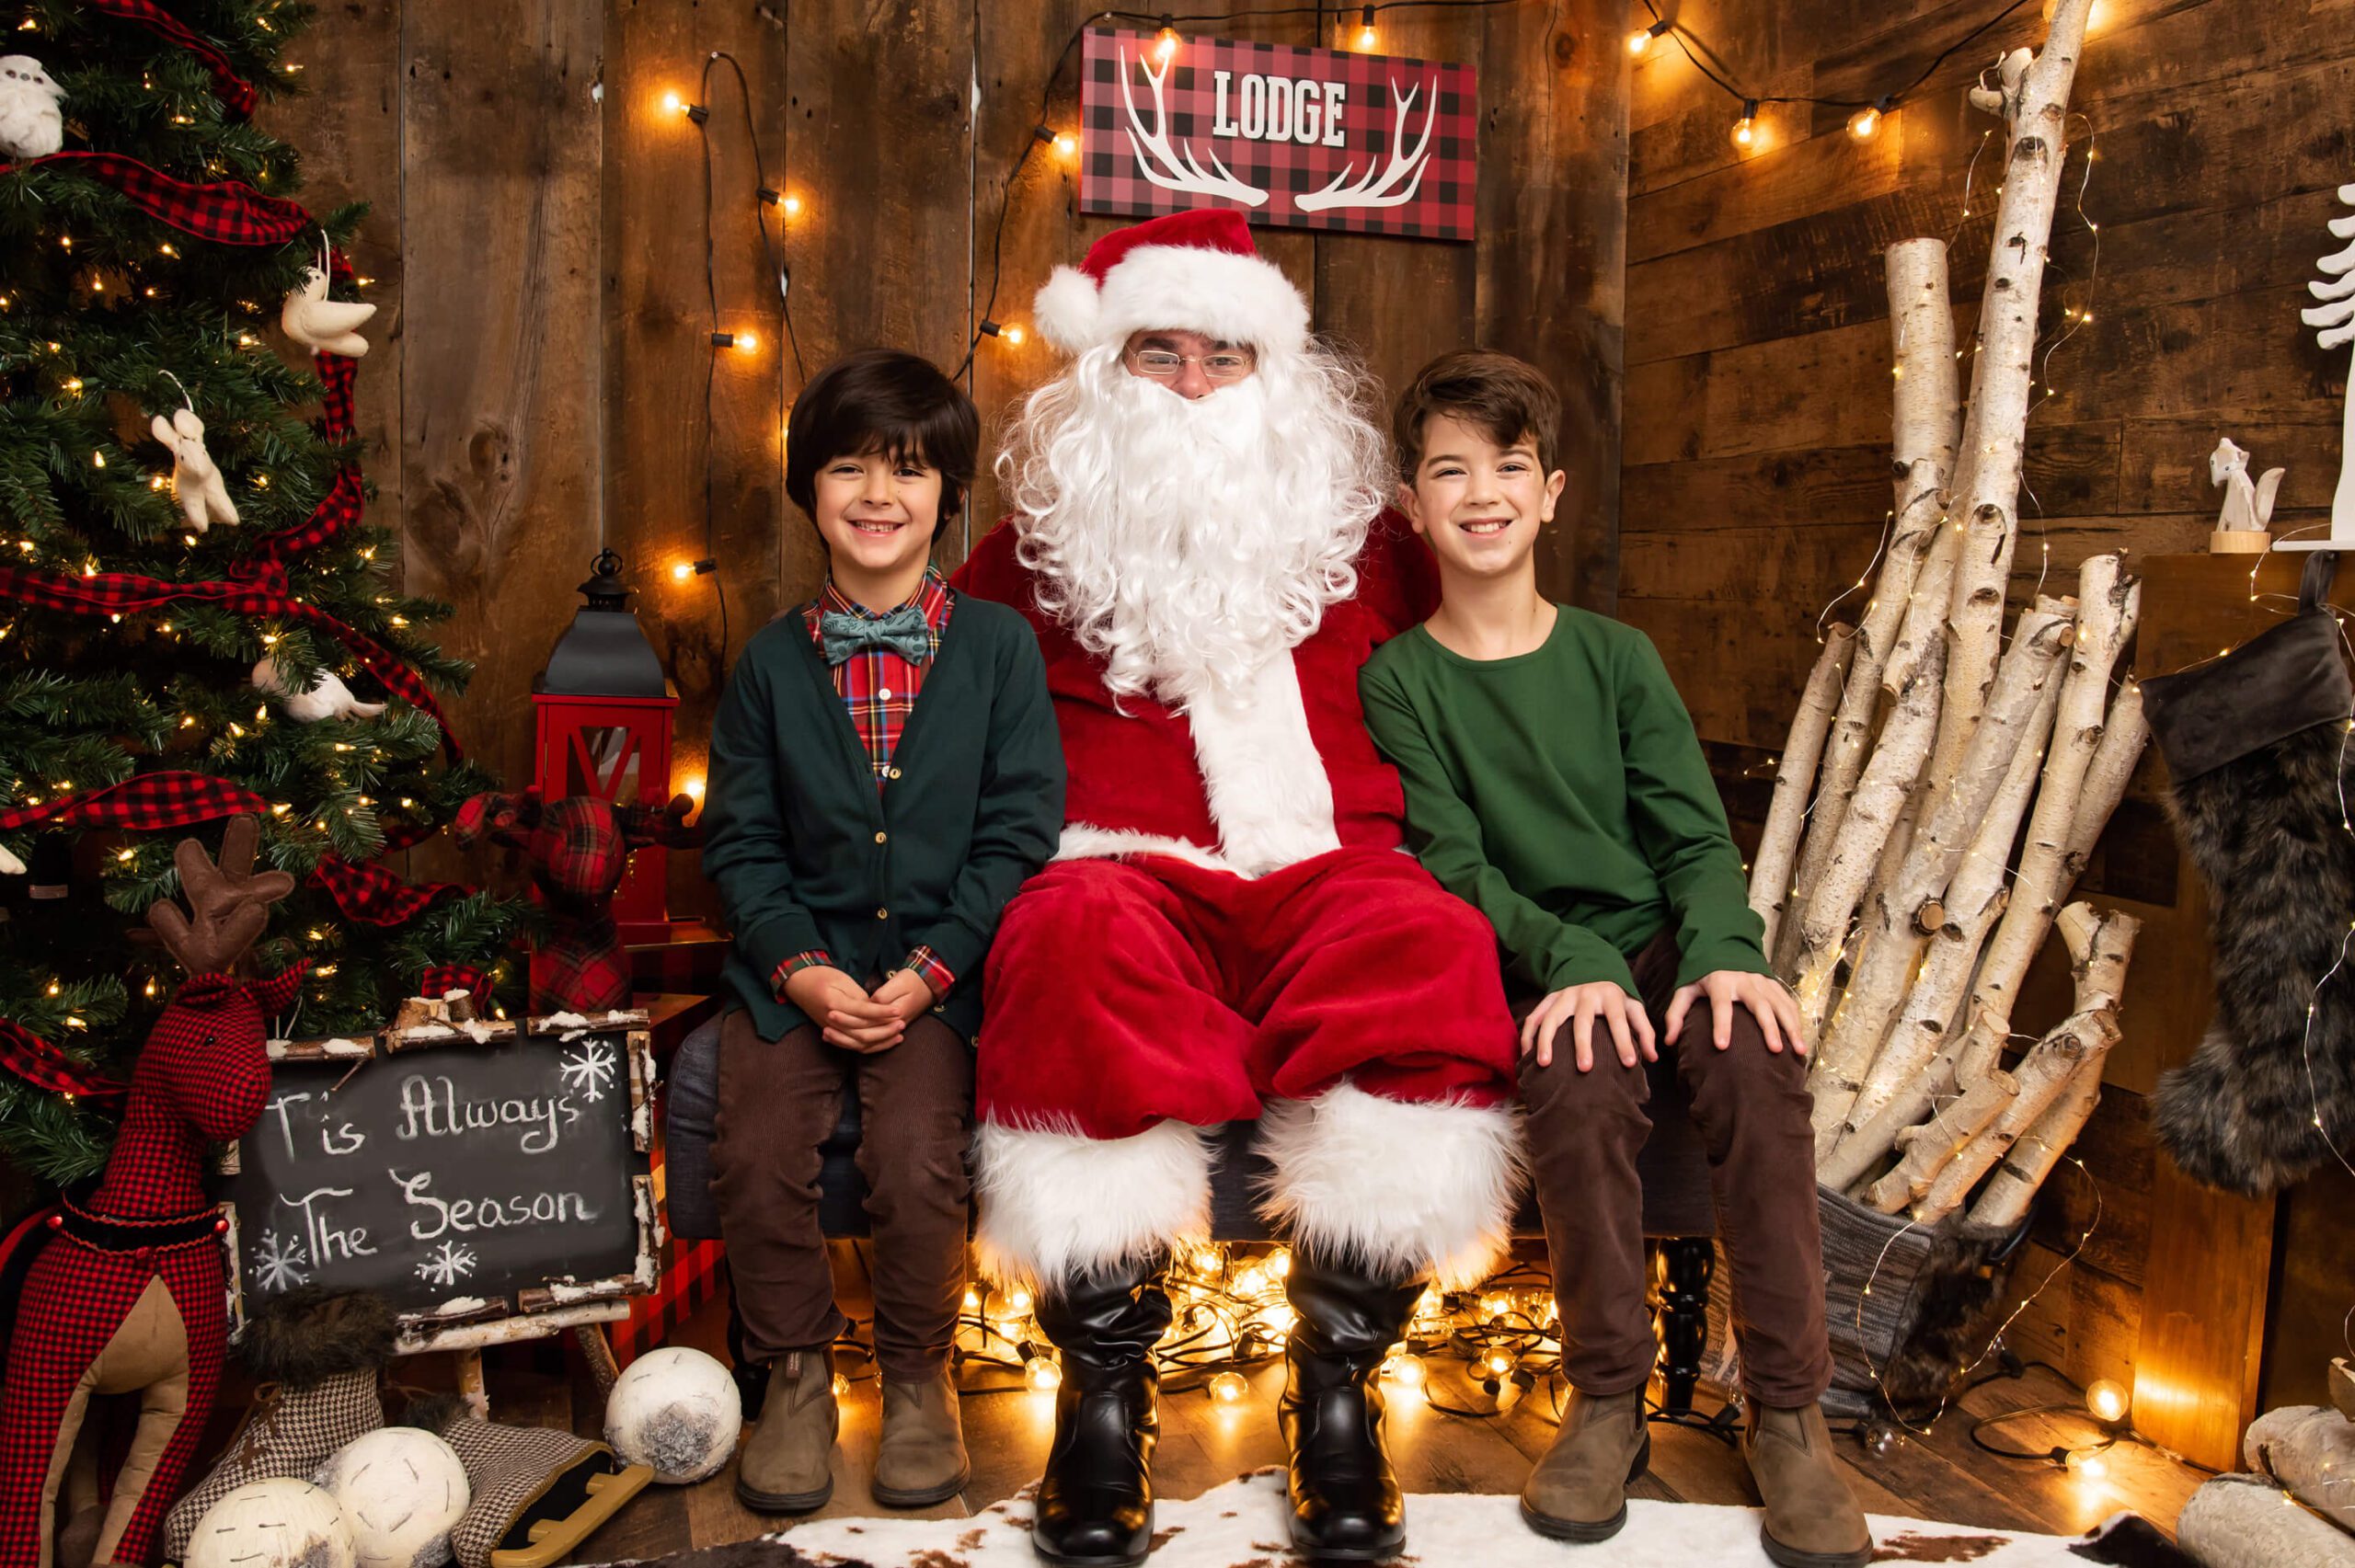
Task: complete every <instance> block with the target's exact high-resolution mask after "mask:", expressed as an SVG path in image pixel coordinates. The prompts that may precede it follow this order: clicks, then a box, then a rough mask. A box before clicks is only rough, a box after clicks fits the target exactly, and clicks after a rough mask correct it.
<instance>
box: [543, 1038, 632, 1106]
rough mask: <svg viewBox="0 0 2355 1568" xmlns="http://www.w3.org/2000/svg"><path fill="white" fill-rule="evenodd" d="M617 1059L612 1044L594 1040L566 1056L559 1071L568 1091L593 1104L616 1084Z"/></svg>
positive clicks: (559, 1066)
mask: <svg viewBox="0 0 2355 1568" xmlns="http://www.w3.org/2000/svg"><path fill="white" fill-rule="evenodd" d="M617 1061H618V1058H617V1057H616V1056H615V1054H614V1046H613V1042H612V1041H610V1040H591V1041H590V1042H589V1043H588V1044H586V1045H583V1046H577V1047H574V1048H573V1049H571V1050H569V1051H567V1052H565V1053H564V1060H563V1061H562V1062H561V1063H560V1064H558V1066H557V1071H558V1072H559V1073H561V1074H562V1075H563V1077H564V1086H565V1087H566V1088H568V1089H569V1090H571V1091H572V1092H573V1093H577V1094H579V1095H580V1097H581V1098H582V1099H584V1100H587V1101H588V1102H590V1103H591V1104H595V1103H596V1102H597V1101H599V1100H602V1099H603V1098H604V1097H605V1090H606V1089H607V1087H608V1086H610V1085H611V1084H612V1083H613V1082H614V1067H615V1063H616V1062H617Z"/></svg>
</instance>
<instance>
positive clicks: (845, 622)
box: [818, 604, 932, 664]
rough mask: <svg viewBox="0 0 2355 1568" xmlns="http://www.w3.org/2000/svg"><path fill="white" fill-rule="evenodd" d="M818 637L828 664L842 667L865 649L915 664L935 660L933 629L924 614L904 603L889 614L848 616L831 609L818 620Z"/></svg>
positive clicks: (911, 605)
mask: <svg viewBox="0 0 2355 1568" xmlns="http://www.w3.org/2000/svg"><path fill="white" fill-rule="evenodd" d="M818 635H819V637H820V638H821V640H823V642H824V643H825V645H826V662H827V663H828V664H841V663H843V662H844V661H845V660H847V659H848V658H850V656H851V655H853V654H855V653H857V652H859V651H861V650H862V649H865V648H871V647H879V648H889V649H890V650H891V651H892V652H893V653H896V654H898V655H899V656H900V657H901V658H904V659H906V660H907V661H908V662H909V663H911V664H922V663H924V662H925V660H926V659H928V658H931V657H932V628H931V627H930V626H929V625H927V624H925V618H924V612H923V611H921V610H919V609H917V608H916V607H915V606H914V605H913V604H902V605H901V606H900V607H899V608H898V609H897V610H894V611H892V612H890V614H888V615H855V614H846V613H844V612H842V611H840V610H829V611H827V612H825V613H824V614H823V615H821V616H819V617H818Z"/></svg>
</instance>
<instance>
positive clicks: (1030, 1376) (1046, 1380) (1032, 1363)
mask: <svg viewBox="0 0 2355 1568" xmlns="http://www.w3.org/2000/svg"><path fill="white" fill-rule="evenodd" d="M1022 1380H1023V1382H1024V1383H1026V1384H1028V1386H1029V1387H1031V1388H1032V1389H1035V1390H1036V1391H1039V1392H1040V1393H1042V1394H1051V1393H1052V1392H1054V1391H1056V1390H1057V1389H1059V1388H1062V1387H1063V1368H1061V1367H1058V1366H1056V1365H1055V1364H1054V1363H1053V1362H1052V1361H1050V1360H1048V1359H1047V1358H1046V1357H1045V1356H1032V1357H1030V1359H1028V1361H1025V1362H1024V1363H1023V1364H1022Z"/></svg>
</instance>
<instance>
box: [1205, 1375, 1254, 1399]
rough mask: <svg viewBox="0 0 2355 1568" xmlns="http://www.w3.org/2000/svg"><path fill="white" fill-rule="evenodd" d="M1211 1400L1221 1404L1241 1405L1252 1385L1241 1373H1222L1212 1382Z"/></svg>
mask: <svg viewBox="0 0 2355 1568" xmlns="http://www.w3.org/2000/svg"><path fill="white" fill-rule="evenodd" d="M1210 1391H1211V1398H1212V1400H1213V1401H1215V1402H1218V1403H1220V1404H1241V1403H1242V1402H1243V1400H1244V1396H1245V1395H1246V1394H1248V1393H1249V1392H1250V1391H1251V1385H1250V1384H1248V1383H1246V1382H1245V1381H1244V1380H1243V1374H1242V1373H1240V1372H1221V1373H1219V1374H1218V1375H1217V1376H1216V1377H1214V1378H1212V1379H1211V1381H1210Z"/></svg>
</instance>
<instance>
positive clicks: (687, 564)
mask: <svg viewBox="0 0 2355 1568" xmlns="http://www.w3.org/2000/svg"><path fill="white" fill-rule="evenodd" d="M693 576H695V563H694V562H693V561H681V562H678V563H677V564H675V565H674V566H672V568H671V580H672V581H673V582H684V581H686V580H687V579H688V578H691V577H693Z"/></svg>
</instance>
